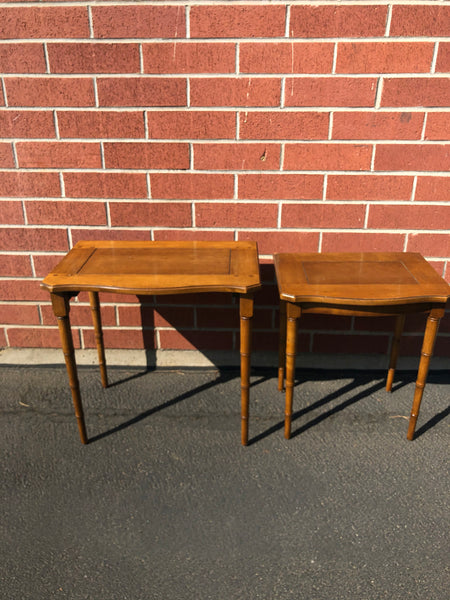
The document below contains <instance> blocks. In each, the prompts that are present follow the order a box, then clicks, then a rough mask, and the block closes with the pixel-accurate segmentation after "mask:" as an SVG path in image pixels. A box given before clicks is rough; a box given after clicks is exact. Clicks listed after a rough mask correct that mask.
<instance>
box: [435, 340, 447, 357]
mask: <svg viewBox="0 0 450 600" xmlns="http://www.w3.org/2000/svg"><path fill="white" fill-rule="evenodd" d="M434 356H445V357H446V358H448V357H450V337H444V336H442V335H438V337H437V339H436V345H435V347H434Z"/></svg>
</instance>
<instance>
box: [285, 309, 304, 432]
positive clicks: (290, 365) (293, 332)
mask: <svg viewBox="0 0 450 600" xmlns="http://www.w3.org/2000/svg"><path fill="white" fill-rule="evenodd" d="M300 315H301V308H300V307H299V306H297V305H296V304H291V303H290V302H289V303H287V326H286V405H285V413H284V437H285V438H286V439H287V440H288V439H289V438H290V437H291V421H292V401H293V396H294V379H295V355H296V353H297V319H298V318H299V317H300Z"/></svg>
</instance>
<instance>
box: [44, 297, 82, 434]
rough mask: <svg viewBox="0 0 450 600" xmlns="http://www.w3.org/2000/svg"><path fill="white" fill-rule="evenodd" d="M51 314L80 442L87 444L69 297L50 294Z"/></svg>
mask: <svg viewBox="0 0 450 600" xmlns="http://www.w3.org/2000/svg"><path fill="white" fill-rule="evenodd" d="M51 299H52V306H53V312H54V314H55V317H56V318H57V320H58V327H59V334H60V336H61V344H62V350H63V353H64V359H65V361H66V368H67V374H68V376H69V385H70V389H71V391H72V400H73V406H74V408H75V416H76V418H77V423H78V431H79V433H80V438H81V442H82V443H83V444H87V442H88V438H87V434H86V425H85V422H84V415H83V405H82V404H81V394H80V384H79V383H78V375H77V365H76V362H75V351H74V349H73V339H72V330H71V328H70V319H69V311H70V295H66V294H61V295H60V294H51Z"/></svg>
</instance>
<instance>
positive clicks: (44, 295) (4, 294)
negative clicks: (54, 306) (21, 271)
mask: <svg viewBox="0 0 450 600" xmlns="http://www.w3.org/2000/svg"><path fill="white" fill-rule="evenodd" d="M49 298H50V296H49V294H48V292H46V291H45V290H41V288H40V287H39V281H36V280H30V279H17V278H16V277H15V278H14V279H3V280H2V285H1V286H0V300H6V301H11V300H14V301H16V300H17V301H22V300H23V301H36V300H43V301H48V300H49Z"/></svg>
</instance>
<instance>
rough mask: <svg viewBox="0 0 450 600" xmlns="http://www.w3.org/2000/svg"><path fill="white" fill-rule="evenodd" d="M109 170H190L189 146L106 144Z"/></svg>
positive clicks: (106, 160)
mask: <svg viewBox="0 0 450 600" xmlns="http://www.w3.org/2000/svg"><path fill="white" fill-rule="evenodd" d="M104 155H105V168H107V169H189V144H176V143H169V144H158V143H149V142H106V143H105V144H104Z"/></svg>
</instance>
